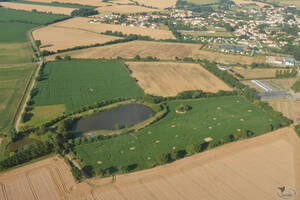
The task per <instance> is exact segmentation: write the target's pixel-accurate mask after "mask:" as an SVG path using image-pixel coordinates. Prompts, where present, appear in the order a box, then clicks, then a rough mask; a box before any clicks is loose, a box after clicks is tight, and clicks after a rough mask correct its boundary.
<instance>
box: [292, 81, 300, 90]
mask: <svg viewBox="0 0 300 200" xmlns="http://www.w3.org/2000/svg"><path fill="white" fill-rule="evenodd" d="M292 90H294V91H295V92H300V81H296V83H295V84H294V85H293V86H292Z"/></svg>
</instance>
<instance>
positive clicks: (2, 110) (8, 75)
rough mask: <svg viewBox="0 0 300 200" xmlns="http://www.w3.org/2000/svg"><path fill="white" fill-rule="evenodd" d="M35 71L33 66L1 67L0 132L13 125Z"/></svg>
mask: <svg viewBox="0 0 300 200" xmlns="http://www.w3.org/2000/svg"><path fill="white" fill-rule="evenodd" d="M33 69H34V66H33V64H24V65H21V66H17V67H7V68H4V67H0V131H1V130H3V129H5V128H7V127H8V126H9V125H11V122H12V119H13V117H14V114H15V112H16V107H17V106H18V104H19V101H20V99H21V97H22V94H23V91H24V89H25V87H26V83H27V81H28V79H29V78H30V75H31V74H32V71H33Z"/></svg>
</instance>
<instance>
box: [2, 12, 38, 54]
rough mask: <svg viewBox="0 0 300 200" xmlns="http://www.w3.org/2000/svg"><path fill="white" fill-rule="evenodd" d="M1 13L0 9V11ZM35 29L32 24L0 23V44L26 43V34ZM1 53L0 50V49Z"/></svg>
mask: <svg viewBox="0 0 300 200" xmlns="http://www.w3.org/2000/svg"><path fill="white" fill-rule="evenodd" d="M0 13H1V9H0ZM0 15H1V14H0ZM35 27H37V26H36V25H34V24H25V23H16V22H0V29H1V31H0V43H6V44H7V43H21V42H26V41H27V37H26V32H27V31H28V30H30V29H33V28H35ZM0 51H1V49H0Z"/></svg>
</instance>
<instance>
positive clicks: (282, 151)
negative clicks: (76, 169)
mask: <svg viewBox="0 0 300 200" xmlns="http://www.w3.org/2000/svg"><path fill="white" fill-rule="evenodd" d="M299 154H300V139H299V138H298V136H297V135H296V134H295V133H294V131H293V129H292V128H289V127H288V128H283V129H280V130H277V131H274V132H272V133H269V134H266V135H263V136H259V137H256V138H252V139H249V140H243V141H239V142H235V143H231V144H227V145H224V146H222V147H219V148H216V149H213V150H210V151H207V152H204V153H200V154H197V155H194V156H191V157H188V158H185V159H182V160H180V161H176V162H174V163H172V164H168V165H165V166H162V167H156V168H154V169H149V170H145V171H140V172H135V173H132V174H127V175H120V176H117V177H116V182H115V183H111V184H109V183H110V181H111V178H105V179H98V178H94V179H91V180H89V184H90V185H94V186H96V187H94V188H92V187H91V186H90V185H88V184H87V183H85V182H84V183H80V184H75V183H74V181H73V178H72V177H71V174H70V172H69V169H68V167H67V166H66V164H65V163H64V161H63V160H62V159H59V158H58V157H53V158H50V159H47V160H44V161H40V162H38V163H35V164H31V165H28V166H25V167H22V168H19V169H16V170H13V171H10V172H7V173H5V174H2V175H1V176H0V183H1V186H2V187H1V188H0V199H1V200H2V199H3V200H27V199H28V200H32V199H36V200H52V199H53V200H57V199H69V200H111V199H115V200H119V199H120V200H123V199H124V200H125V199H130V200H135V199H137V200H141V199H143V200H144V199H145V200H147V199H149V200H152V199H162V200H168V199H170V200H174V199H178V200H185V199H186V200H194V199H195V200H198V199H206V200H215V199H220V200H221V199H222V200H241V199H243V200H244V199H245V200H248V199H249V200H253V199H263V200H265V199H270V200H280V199H282V198H280V197H279V195H278V194H280V192H279V190H278V187H282V186H287V187H288V188H291V189H293V190H295V191H299V190H300V183H299V181H300V170H299V169H300V157H299V156H298V155H299ZM290 199H299V196H297V197H296V198H295V197H294V198H290Z"/></svg>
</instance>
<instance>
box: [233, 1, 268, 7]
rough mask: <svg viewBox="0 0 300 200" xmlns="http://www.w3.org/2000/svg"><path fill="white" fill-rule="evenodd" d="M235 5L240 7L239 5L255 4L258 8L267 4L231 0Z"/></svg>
mask: <svg viewBox="0 0 300 200" xmlns="http://www.w3.org/2000/svg"><path fill="white" fill-rule="evenodd" d="M233 1H234V2H235V3H236V4H237V5H241V4H256V5H258V6H259V7H264V6H265V5H267V4H264V3H261V2H257V1H251V0H233Z"/></svg>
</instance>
